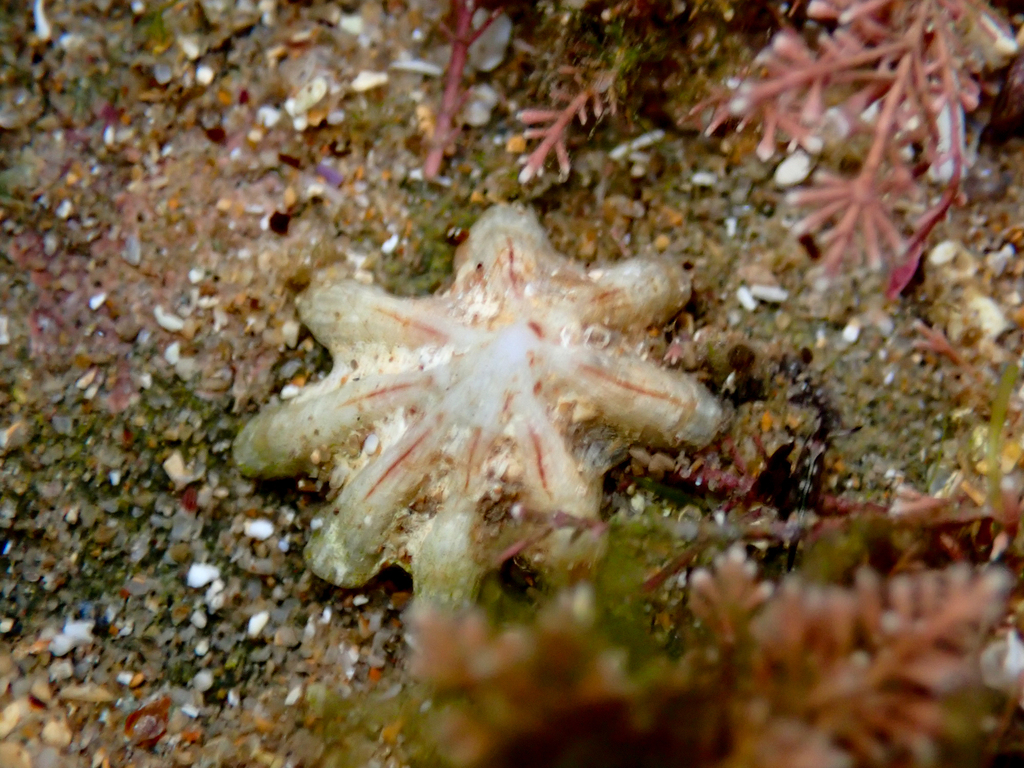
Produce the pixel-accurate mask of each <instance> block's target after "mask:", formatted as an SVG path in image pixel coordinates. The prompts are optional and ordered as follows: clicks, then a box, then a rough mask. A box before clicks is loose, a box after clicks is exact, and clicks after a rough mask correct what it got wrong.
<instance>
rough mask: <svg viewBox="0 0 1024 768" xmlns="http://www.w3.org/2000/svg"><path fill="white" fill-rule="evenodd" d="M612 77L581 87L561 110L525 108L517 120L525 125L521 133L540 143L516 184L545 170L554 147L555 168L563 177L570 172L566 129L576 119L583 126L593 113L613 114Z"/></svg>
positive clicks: (609, 75) (528, 158) (520, 173)
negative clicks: (556, 166)
mask: <svg viewBox="0 0 1024 768" xmlns="http://www.w3.org/2000/svg"><path fill="white" fill-rule="evenodd" d="M613 84H614V76H613V75H611V74H608V73H605V74H603V75H601V76H599V77H598V78H597V79H596V80H595V81H594V82H593V84H591V85H590V86H588V87H585V88H581V90H580V91H579V92H578V93H577V94H576V95H575V96H574V97H573V98H572V99H571V100H569V103H568V105H567V106H566V107H564V108H562V109H524V110H523V111H521V112H520V113H519V115H518V117H519V121H520V122H521V123H523V124H524V125H528V126H539V127H531V128H527V129H526V130H525V131H523V136H524V137H525V138H527V139H540V140H541V141H540V144H538V145H537V147H536V148H535V149H534V150H533V152H531V153H530V154H529V156H528V157H527V158H526V160H525V162H524V165H523V169H522V170H521V171H520V172H519V183H520V184H526V183H527V182H529V181H530V180H531V179H534V178H536V177H537V176H539V175H540V174H541V173H543V172H544V162H545V160H547V157H548V155H549V154H551V151H552V150H554V152H555V157H556V158H557V159H558V170H559V173H560V174H561V178H562V179H563V180H564V179H565V178H567V177H568V175H569V169H570V162H569V150H568V148H567V147H566V144H565V141H566V131H567V130H568V128H569V126H570V125H571V124H572V121H573V119H574V118H575V119H577V120H579V122H580V125H586V124H587V121H588V120H589V119H590V116H591V115H592V116H593V118H594V120H600V119H601V117H603V116H604V114H605V113H606V112H608V113H610V114H612V115H614V114H615V111H616V101H615V98H614V93H613V92H612V85H613Z"/></svg>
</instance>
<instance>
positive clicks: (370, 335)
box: [298, 280, 469, 356]
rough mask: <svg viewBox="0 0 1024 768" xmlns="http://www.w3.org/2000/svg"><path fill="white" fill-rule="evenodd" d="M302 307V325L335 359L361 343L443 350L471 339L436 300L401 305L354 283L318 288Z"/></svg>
mask: <svg viewBox="0 0 1024 768" xmlns="http://www.w3.org/2000/svg"><path fill="white" fill-rule="evenodd" d="M298 305H299V314H300V315H301V316H302V321H303V322H304V323H305V324H306V325H307V326H308V327H309V330H310V331H311V332H312V333H313V335H314V336H315V337H316V338H317V340H318V341H320V343H321V344H323V345H324V346H325V347H327V348H328V349H329V350H330V351H331V355H332V356H336V355H338V354H342V353H344V351H345V350H348V349H351V348H352V347H353V346H355V345H358V344H360V343H364V344H365V343H375V344H380V345H381V346H383V347H388V348H393V347H408V348H415V347H440V346H443V345H445V344H451V343H453V342H454V343H456V344H460V343H463V342H464V341H465V337H468V335H469V331H468V329H466V328H464V327H462V326H459V325H457V324H456V323H454V322H452V321H451V320H450V319H449V318H448V317H447V316H446V315H445V312H444V309H443V308H442V306H441V305H440V304H439V303H438V302H437V301H435V300H434V299H433V298H425V299H403V298H399V297H397V296H391V295H389V294H387V293H384V291H383V290H381V289H380V288H377V287H376V286H369V285H362V284H361V283H357V282H355V281H353V280H341V281H328V282H326V283H324V284H323V285H319V286H314V287H312V288H310V289H309V291H307V293H306V294H305V295H304V296H303V297H302V298H301V299H300V300H299V302H298Z"/></svg>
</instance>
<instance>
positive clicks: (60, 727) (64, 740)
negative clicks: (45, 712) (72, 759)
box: [40, 720, 71, 749]
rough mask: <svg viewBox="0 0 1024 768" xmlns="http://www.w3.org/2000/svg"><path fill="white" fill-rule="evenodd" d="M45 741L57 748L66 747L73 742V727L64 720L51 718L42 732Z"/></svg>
mask: <svg viewBox="0 0 1024 768" xmlns="http://www.w3.org/2000/svg"><path fill="white" fill-rule="evenodd" d="M40 735H41V736H42V739H43V743H44V744H47V745H49V746H51V747H56V748H57V749H66V748H67V747H68V746H69V745H70V744H71V729H70V728H68V724H67V723H65V722H64V721H63V720H50V721H48V722H47V723H46V725H44V726H43V732H42V734H40Z"/></svg>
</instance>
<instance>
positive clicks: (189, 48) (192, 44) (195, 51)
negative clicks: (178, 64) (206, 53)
mask: <svg viewBox="0 0 1024 768" xmlns="http://www.w3.org/2000/svg"><path fill="white" fill-rule="evenodd" d="M178 45H179V46H180V47H181V52H182V53H184V54H185V58H186V59H188V60H189V61H195V60H196V59H198V58H199V57H200V56H201V55H202V51H201V50H200V48H199V38H198V37H197V36H196V35H182V36H181V37H179V38H178Z"/></svg>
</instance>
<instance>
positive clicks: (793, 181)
mask: <svg viewBox="0 0 1024 768" xmlns="http://www.w3.org/2000/svg"><path fill="white" fill-rule="evenodd" d="M811 165H812V163H811V156H810V155H808V154H807V153H806V152H804V151H803V150H802V149H798V150H796V151H795V152H794V153H793V154H791V155H790V156H789V157H787V158H786V159H785V160H783V161H782V162H781V163H779V165H778V167H777V168H776V169H775V176H774V177H773V178H774V181H775V185H776V186H778V187H782V188H783V189H785V188H786V187H795V186H796V185H797V184H800V183H802V182H804V181H806V180H807V177H808V176H810V175H811Z"/></svg>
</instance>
